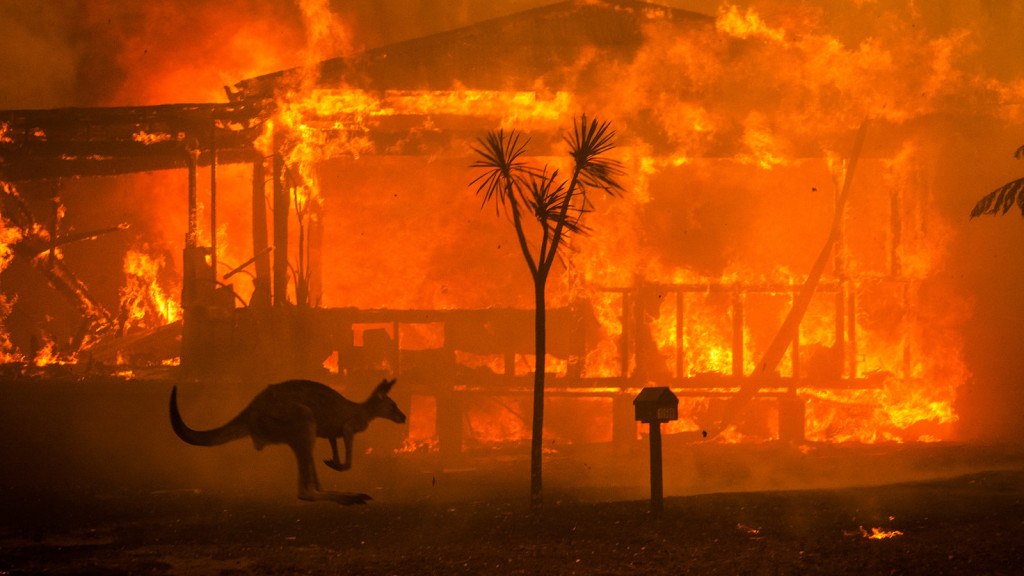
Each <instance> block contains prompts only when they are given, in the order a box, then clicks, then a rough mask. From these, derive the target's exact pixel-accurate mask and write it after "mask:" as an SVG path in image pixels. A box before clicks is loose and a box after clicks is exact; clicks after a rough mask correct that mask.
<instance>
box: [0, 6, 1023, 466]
mask: <svg viewBox="0 0 1024 576" xmlns="http://www.w3.org/2000/svg"><path fill="white" fill-rule="evenodd" d="M824 19H825V16H824V14H823V13H822V12H816V11H795V12H793V13H786V12H785V11H782V12H780V14H778V15H776V19H775V20H772V19H771V18H769V17H763V16H762V15H761V14H760V13H758V12H757V11H755V10H754V9H741V8H739V7H736V6H723V7H722V8H721V9H720V10H719V11H718V14H717V16H707V15H704V14H698V13H694V12H688V11H685V10H679V9H670V8H666V7H662V6H659V5H655V4H648V3H643V2H634V1H631V0H599V1H591V2H563V3H556V4H552V5H549V6H543V7H540V8H535V9H532V10H528V11H524V12H521V13H516V14H512V15H509V16H505V17H501V18H497V19H492V20H487V21H484V22H480V23H477V24H474V25H472V26H468V27H464V28H457V29H453V30H450V31H445V32H441V33H437V34H433V35H429V36H426V37H420V38H415V39H411V40H406V41H402V42H398V43H393V44H388V45H386V46H382V47H378V48H373V49H368V50H365V51H360V52H353V53H351V54H348V55H345V56H341V57H335V58H330V59H321V60H317V61H316V62H315V64H310V65H306V66H300V67H296V68H292V69H287V70H282V71H279V72H274V73H270V74H265V75H262V76H256V77H252V78H249V79H247V80H241V81H237V82H235V83H234V84H232V85H230V86H228V87H227V90H226V96H227V98H226V101H222V102H210V103H199V104H191V103H190V104H175V103H168V104H160V105H151V106H131V107H124V106H123V107H104V108H61V109H41V110H8V111H2V112H0V180H2V182H3V184H2V185H3V204H2V215H3V230H4V244H3V245H4V248H5V250H4V260H3V264H4V265H5V266H6V269H5V270H4V272H3V277H2V288H3V298H4V300H3V301H2V304H3V306H2V310H0V312H2V314H3V324H2V327H3V329H4V336H5V339H4V340H3V342H2V343H3V349H2V353H3V355H4V359H5V360H6V361H7V362H8V363H9V366H13V367H15V368H12V369H17V370H26V369H28V368H26V366H37V367H38V366H45V365H47V364H49V363H57V362H60V363H65V364H68V365H69V366H71V367H73V368H71V369H73V370H77V371H79V373H86V372H88V371H90V370H109V371H115V372H118V371H124V372H130V371H134V372H135V373H136V374H142V373H143V372H144V371H145V370H147V369H152V368H153V367H162V366H173V367H174V368H173V370H175V371H180V372H181V374H182V375H183V376H186V377H195V378H229V379H230V378H239V377H241V378H248V379H255V380H258V381H260V382H262V383H265V382H268V381H271V380H275V379H282V378H287V377H292V376H297V375H298V376H308V377H312V378H317V379H321V380H325V379H326V380H330V381H332V382H334V383H335V384H337V385H338V386H344V385H345V383H346V382H348V381H350V380H352V379H355V378H359V379H360V381H363V380H365V379H367V378H369V377H371V376H372V377H373V378H378V377H380V376H382V375H387V376H395V377H398V378H399V379H400V381H401V382H402V390H403V392H402V393H404V394H406V398H405V400H406V401H407V402H408V403H409V406H410V410H409V412H410V422H411V426H410V431H409V436H408V437H407V438H404V439H402V441H401V442H400V443H399V445H402V446H404V447H405V448H406V449H424V450H427V449H429V450H440V451H442V452H443V451H456V452H457V451H461V450H463V449H466V448H474V447H479V446H493V445H501V444H502V443H514V442H517V441H520V440H524V439H526V438H527V437H528V434H529V431H528V426H527V425H526V424H525V422H527V418H528V413H529V410H530V405H529V402H528V398H529V394H528V392H527V390H528V387H529V382H530V378H529V375H530V374H531V373H532V372H533V371H534V370H535V367H536V366H537V365H538V364H542V365H543V366H544V369H545V370H546V371H547V372H548V373H549V374H550V376H551V379H550V380H549V395H550V396H551V405H550V406H551V408H550V412H549V414H551V416H550V417H549V418H548V421H547V422H548V428H549V432H550V435H551V436H552V437H553V438H557V439H559V440H560V441H562V442H565V443H584V442H610V441H615V440H622V439H630V438H636V436H637V424H636V422H635V421H634V420H633V407H632V400H633V398H634V396H635V395H636V393H637V391H638V390H639V389H641V388H642V387H644V386H647V385H649V384H652V385H658V386H669V387H671V388H672V389H673V390H674V391H675V392H676V393H677V394H678V395H679V396H680V398H681V402H680V406H679V416H680V418H679V420H678V421H676V422H673V423H672V424H671V426H670V428H669V429H668V430H667V433H669V434H677V435H682V436H685V437H690V436H692V437H693V438H694V439H696V438H698V437H701V436H702V433H703V432H706V431H708V430H713V431H714V432H715V433H716V434H715V435H716V437H717V438H718V439H719V440H725V441H743V440H748V441H759V440H767V439H781V440H785V441H794V442H802V441H821V442H826V441H827V442H832V441H861V442H875V441H883V440H896V441H925V440H942V439H947V438H949V437H951V434H952V424H953V423H954V422H955V421H956V419H957V414H956V411H955V403H956V399H957V390H958V388H959V387H960V386H961V385H962V384H963V383H964V382H965V381H966V379H967V378H968V376H969V374H968V370H967V367H966V365H965V363H964V359H963V354H962V352H963V342H962V334H961V332H960V327H961V325H962V323H963V321H964V318H965V317H966V316H967V314H968V313H969V304H968V302H967V301H966V299H965V298H963V297H962V296H961V295H958V294H957V293H955V291H952V290H949V289H948V288H946V287H944V286H943V285H942V284H941V283H940V282H936V281H935V280H936V274H937V273H938V271H940V270H941V268H942V265H943V258H944V254H945V250H946V247H947V244H948V242H950V239H951V233H950V226H949V223H948V222H947V221H945V219H944V217H943V216H942V215H941V214H940V213H939V211H938V210H937V209H936V207H935V202H934V198H935V196H936V195H937V194H940V193H942V192H943V191H942V190H941V186H942V183H941V181H939V178H938V176H937V175H938V174H940V172H941V167H940V166H939V163H940V162H941V160H942V158H943V153H944V150H945V148H944V146H947V145H948V142H949V139H950V138H953V137H955V138H973V137H976V136H974V135H970V134H969V135H963V132H962V131H959V130H957V129H954V128H953V127H954V126H960V125H962V124H963V123H965V122H966V123H968V124H970V125H972V126H975V127H976V128H975V129H976V130H977V131H978V132H993V133H998V132H1001V131H1004V130H1006V126H1012V125H1017V126H1019V123H1020V121H1021V110H1020V100H1021V90H1020V86H1019V84H1018V85H1016V87H1014V86H1013V85H1003V84H999V83H998V82H996V81H995V80H986V79H984V78H980V77H970V76H968V75H966V74H964V73H963V72H960V71H958V70H959V69H958V68H957V66H959V65H960V64H962V62H961V60H958V59H960V58H961V54H962V53H963V52H965V51H967V44H968V40H967V34H966V33H963V34H958V33H954V34H951V35H949V34H947V35H939V36H928V35H927V33H926V31H924V30H920V29H915V28H914V27H913V26H910V25H908V24H906V23H902V22H896V21H892V22H888V21H887V22H884V23H879V24H877V26H878V28H877V29H875V30H873V33H872V34H871V35H869V36H866V37H862V38H861V37H857V36H856V35H854V34H853V33H851V32H835V33H833V32H832V31H830V30H829V29H828V28H827V27H825V26H824V25H823V23H822V22H823V20H824ZM773 22H774V23H773ZM842 34H845V35H846V36H843V35H842ZM981 104H984V106H982V105H981ZM979 110H982V112H979ZM584 113H585V114H588V115H596V116H599V117H600V118H601V119H603V120H609V121H610V122H611V124H612V127H613V128H614V129H615V130H616V131H617V148H616V152H615V153H616V155H617V156H618V157H619V158H620V160H621V161H622V162H623V165H624V166H625V169H626V172H627V178H626V182H624V184H625V187H626V189H627V191H628V192H627V194H625V195H624V197H623V198H622V199H609V200H604V199H602V200H595V204H594V206H593V207H592V208H593V210H592V212H591V213H590V214H588V220H587V225H588V227H589V228H590V233H589V234H587V235H581V236H577V237H574V238H573V239H572V240H571V242H570V244H569V245H568V246H567V249H566V250H565V251H564V252H563V253H562V264H563V265H562V267H561V268H559V272H558V276H557V277H556V278H553V280H552V282H551V289H550V290H549V292H550V294H549V307H550V313H549V334H548V341H549V346H548V350H549V356H548V358H545V359H536V358H533V356H532V353H533V352H532V351H533V347H532V336H533V326H532V313H531V311H530V305H531V300H530V295H531V294H530V292H529V289H530V285H529V282H528V276H527V275H526V268H525V265H524V263H523V262H522V256H521V254H519V252H518V247H517V246H516V245H515V239H514V237H513V236H511V235H510V234H511V231H510V228H511V225H510V224H509V223H507V222H505V221H504V220H503V219H502V218H501V217H498V218H495V217H494V215H493V214H491V213H489V212H488V211H487V210H484V211H481V210H480V206H479V199H478V198H475V197H474V196H473V193H472V190H471V188H470V187H469V182H470V181H471V180H472V179H473V177H474V174H473V172H472V170H471V169H470V165H471V164H472V161H473V148H472V146H473V145H474V143H475V142H476V139H477V138H479V137H481V136H483V135H484V134H485V133H486V132H487V131H488V130H492V129H497V128H502V129H506V130H511V129H516V130H519V131H521V132H522V133H524V135H525V136H527V137H528V138H529V140H530V145H531V153H532V154H534V157H533V158H531V160H532V161H535V162H536V163H537V164H538V165H540V164H545V163H547V164H550V165H552V166H559V164H558V163H559V162H562V161H563V160H561V157H562V156H564V150H563V147H564V146H563V142H562V133H563V132H564V131H565V130H566V129H568V128H569V127H570V126H571V125H572V120H573V118H574V117H576V116H577V115H579V114H584ZM949 134H953V135H955V136H949ZM794 310H800V312H799V313H797V314H793V313H792V311H794ZM397 391H398V389H397V388H396V392H397ZM719 431H721V433H718V432H719Z"/></svg>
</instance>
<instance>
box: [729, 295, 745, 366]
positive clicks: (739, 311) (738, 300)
mask: <svg viewBox="0 0 1024 576" xmlns="http://www.w3.org/2000/svg"><path fill="white" fill-rule="evenodd" d="M743 296H744V295H743V292H741V291H740V290H739V289H737V290H736V293H735V295H734V296H733V302H732V375H733V376H743V325H744V320H743Z"/></svg>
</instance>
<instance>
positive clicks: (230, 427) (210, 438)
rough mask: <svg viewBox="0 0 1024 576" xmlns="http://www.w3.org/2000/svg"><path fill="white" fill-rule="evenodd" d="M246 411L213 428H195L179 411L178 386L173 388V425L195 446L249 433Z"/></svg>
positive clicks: (176, 432) (243, 436)
mask: <svg viewBox="0 0 1024 576" xmlns="http://www.w3.org/2000/svg"><path fill="white" fill-rule="evenodd" d="M244 414H245V411H243V412H242V413H241V414H239V415H238V416H235V417H234V418H233V419H232V420H231V421H230V422H228V423H227V424H225V425H223V426H220V427H219V428H213V429H211V430H193V429H192V428H189V427H188V426H187V425H186V424H185V422H184V421H183V420H182V419H181V413H180V412H178V387H177V386H175V387H174V388H172V389H171V427H172V428H174V433H175V434H177V435H178V438H181V439H182V440H184V441H185V442H187V443H189V444H192V445H193V446H217V445H218V444H224V443H226V442H230V441H232V440H238V439H239V438H245V437H246V436H248V435H249V427H248V425H246V423H245V419H244Z"/></svg>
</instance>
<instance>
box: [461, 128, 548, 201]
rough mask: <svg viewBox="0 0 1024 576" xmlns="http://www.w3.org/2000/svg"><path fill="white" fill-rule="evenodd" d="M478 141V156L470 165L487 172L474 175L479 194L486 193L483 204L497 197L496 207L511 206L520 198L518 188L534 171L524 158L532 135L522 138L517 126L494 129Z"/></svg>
mask: <svg viewBox="0 0 1024 576" xmlns="http://www.w3.org/2000/svg"><path fill="white" fill-rule="evenodd" d="M477 142H478V143H479V146H473V151H474V152H476V154H477V155H478V156H479V159H478V160H477V161H476V162H473V164H472V165H471V167H472V168H481V169H483V170H485V172H484V173H483V174H481V175H479V176H477V177H476V178H474V179H473V181H472V182H470V186H474V185H476V186H477V195H482V196H483V203H484V204H487V203H488V202H491V201H494V203H495V207H496V208H500V207H501V206H505V207H506V208H508V207H509V206H510V205H511V204H513V203H516V202H517V199H516V197H515V193H516V191H517V190H518V189H521V188H522V185H523V183H524V179H525V178H526V177H528V176H529V175H530V174H531V173H532V172H533V169H532V168H530V166H529V165H528V164H527V163H526V162H525V161H523V159H522V157H523V155H524V154H525V153H526V145H527V143H528V142H529V139H524V138H522V135H521V134H520V133H519V132H517V131H515V130H512V131H511V132H509V133H508V134H505V131H504V130H496V131H495V130H492V131H491V132H488V134H487V137H486V138H480V139H478V140H477Z"/></svg>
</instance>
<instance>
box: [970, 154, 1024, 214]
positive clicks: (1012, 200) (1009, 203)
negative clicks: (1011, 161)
mask: <svg viewBox="0 0 1024 576" xmlns="http://www.w3.org/2000/svg"><path fill="white" fill-rule="evenodd" d="M1013 156H1014V158H1017V159H1018V160H1020V159H1022V158H1024V146H1021V147H1020V148H1017V151H1016V152H1014V153H1013ZM1014 204H1016V205H1017V207H1018V208H1020V213H1021V216H1024V178H1018V179H1017V180H1014V181H1013V182H1009V183H1007V184H1004V185H1002V186H1000V187H999V188H996V189H995V190H993V191H992V192H990V193H988V194H986V195H985V197H984V198H982V199H981V200H978V203H977V204H975V205H974V209H973V210H971V218H974V217H975V216H982V215H985V214H996V215H999V214H1006V213H1007V212H1009V211H1010V208H1013V205H1014Z"/></svg>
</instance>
